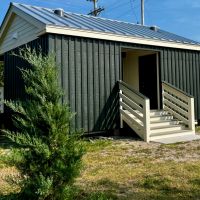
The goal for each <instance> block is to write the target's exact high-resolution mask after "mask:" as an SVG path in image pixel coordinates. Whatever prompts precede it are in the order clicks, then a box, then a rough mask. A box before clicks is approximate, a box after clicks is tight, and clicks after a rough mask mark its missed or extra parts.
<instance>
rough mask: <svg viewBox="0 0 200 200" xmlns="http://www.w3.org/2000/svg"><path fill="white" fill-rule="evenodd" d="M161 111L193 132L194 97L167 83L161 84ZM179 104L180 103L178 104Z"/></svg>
mask: <svg viewBox="0 0 200 200" xmlns="http://www.w3.org/2000/svg"><path fill="white" fill-rule="evenodd" d="M162 98H163V109H164V110H167V111H168V112H169V113H171V114H172V115H174V116H176V118H177V119H179V120H180V121H182V123H184V124H185V125H187V126H188V128H189V129H190V130H191V131H193V132H195V115H194V97H192V96H191V95H189V94H187V93H185V92H184V91H182V90H180V89H178V88H176V87H174V86H172V85H171V84H169V83H166V82H163V83H162ZM179 102H180V103H179Z"/></svg>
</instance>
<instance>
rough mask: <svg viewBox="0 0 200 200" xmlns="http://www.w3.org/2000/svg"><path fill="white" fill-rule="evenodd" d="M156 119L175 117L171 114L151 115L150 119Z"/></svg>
mask: <svg viewBox="0 0 200 200" xmlns="http://www.w3.org/2000/svg"><path fill="white" fill-rule="evenodd" d="M156 117H173V115H170V114H163V115H150V118H156Z"/></svg>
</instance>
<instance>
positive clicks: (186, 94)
mask: <svg viewBox="0 0 200 200" xmlns="http://www.w3.org/2000/svg"><path fill="white" fill-rule="evenodd" d="M162 83H163V84H166V85H168V86H169V87H171V88H173V89H175V90H177V91H179V92H181V93H182V94H184V95H185V96H187V97H191V98H193V96H192V95H190V94H188V93H186V92H184V91H183V90H181V89H179V88H177V87H175V86H174V85H172V84H170V83H168V82H166V81H162Z"/></svg>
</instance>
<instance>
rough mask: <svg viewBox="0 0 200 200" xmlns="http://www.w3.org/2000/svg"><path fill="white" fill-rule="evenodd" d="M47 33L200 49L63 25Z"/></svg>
mask: <svg viewBox="0 0 200 200" xmlns="http://www.w3.org/2000/svg"><path fill="white" fill-rule="evenodd" d="M45 33H54V34H62V35H69V36H78V37H85V38H93V39H102V40H109V41H118V42H126V43H134V44H143V45H151V46H158V47H169V48H177V49H187V50H195V51H200V45H195V44H194V45H192V44H187V43H185V44H183V43H176V42H173V41H167V40H162V41H161V40H153V39H149V38H142V37H141V38H140V37H134V36H124V35H118V34H112V33H108V32H106V33H104V32H97V31H90V30H82V29H73V28H68V27H63V26H60V27H59V26H52V25H47V26H46V28H45V30H43V31H41V32H40V33H39V34H41V35H42V34H45Z"/></svg>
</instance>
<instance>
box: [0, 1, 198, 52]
mask: <svg viewBox="0 0 200 200" xmlns="http://www.w3.org/2000/svg"><path fill="white" fill-rule="evenodd" d="M13 15H19V16H20V17H22V18H23V19H25V20H26V21H28V22H29V23H32V24H33V25H34V26H36V27H38V32H37V33H36V36H37V37H39V36H41V35H43V34H46V33H53V34H61V35H68V36H78V37H84V38H93V39H102V40H108V41H118V42H124V43H133V44H143V45H150V46H157V47H169V48H177V49H187V50H195V51H200V45H197V44H189V43H181V42H180V43H178V42H174V41H169V40H157V39H152V38H147V37H136V36H130V35H120V34H114V33H110V32H100V31H99V32H98V31H94V30H86V29H76V28H71V27H66V26H57V25H48V24H44V23H43V22H41V21H40V20H38V19H37V18H34V17H33V16H31V15H30V14H28V13H26V12H24V11H23V10H21V9H19V8H17V7H16V6H15V5H13V4H12V3H11V4H10V7H9V9H8V11H7V13H6V16H5V18H4V20H3V23H2V25H1V27H0V45H1V41H2V40H3V38H4V35H5V34H6V30H7V28H8V27H9V23H10V21H11V20H12V16H13ZM1 53H2V52H1Z"/></svg>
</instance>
